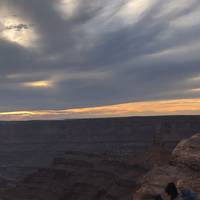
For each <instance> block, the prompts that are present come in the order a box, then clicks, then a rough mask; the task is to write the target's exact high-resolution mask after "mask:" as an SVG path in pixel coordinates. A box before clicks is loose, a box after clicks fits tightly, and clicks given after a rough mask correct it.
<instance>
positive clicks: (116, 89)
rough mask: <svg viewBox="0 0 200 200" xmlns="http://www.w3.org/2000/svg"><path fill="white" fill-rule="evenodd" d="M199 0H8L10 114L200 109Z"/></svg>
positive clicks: (4, 115)
mask: <svg viewBox="0 0 200 200" xmlns="http://www.w3.org/2000/svg"><path fill="white" fill-rule="evenodd" d="M199 52H200V1H199V0H190V1H187V0H28V1H27V0H0V120H30V119H63V118H87V117H89V118H90V117H117V116H131V115H138V116H143V115H173V114H176V115H177V114H192V115H193V114H195V115H196V114H200V54H199Z"/></svg>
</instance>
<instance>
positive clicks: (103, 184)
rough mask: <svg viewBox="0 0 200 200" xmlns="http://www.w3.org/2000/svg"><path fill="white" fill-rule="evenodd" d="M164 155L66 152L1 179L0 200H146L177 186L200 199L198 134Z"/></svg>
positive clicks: (156, 151) (158, 148)
mask: <svg viewBox="0 0 200 200" xmlns="http://www.w3.org/2000/svg"><path fill="white" fill-rule="evenodd" d="M155 145H156V144H155ZM166 153H167V152H164V150H163V149H162V147H161V146H160V145H159V144H157V145H156V147H155V148H153V149H152V152H151V153H149V154H148V155H149V156H147V157H146V158H145V157H144V156H143V157H142V158H139V157H140V156H139V155H138V154H137V155H133V154H132V155H129V156H128V157H124V156H121V157H119V156H115V155H107V154H95V153H83V152H82V153H81V152H67V153H65V155H64V156H62V157H57V158H56V159H54V162H53V164H52V166H51V167H49V168H40V169H38V170H37V171H35V172H34V173H32V174H31V175H28V176H27V177H26V178H24V179H22V180H21V181H17V182H12V181H7V182H6V181H5V180H4V181H3V179H2V181H1V189H0V199H1V200H133V199H134V200H148V199H149V200H150V199H153V196H154V195H156V194H162V193H163V189H164V188H165V186H166V184H167V183H168V182H171V181H177V180H183V181H184V183H185V184H187V185H188V186H189V187H191V188H192V189H193V190H194V191H195V192H197V193H198V194H200V173H199V172H200V134H197V135H194V136H193V137H192V138H190V139H186V140H182V141H181V142H180V143H179V144H178V145H177V147H176V148H175V149H174V151H173V153H172V155H171V156H166V155H165V154H166ZM150 160H151V161H152V160H153V163H151V165H149V162H150ZM152 166H154V167H152Z"/></svg>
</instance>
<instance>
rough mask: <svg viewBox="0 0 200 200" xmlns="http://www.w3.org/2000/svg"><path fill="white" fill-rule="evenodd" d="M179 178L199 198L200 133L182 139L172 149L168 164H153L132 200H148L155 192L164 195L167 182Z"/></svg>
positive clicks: (175, 180)
mask: <svg viewBox="0 0 200 200" xmlns="http://www.w3.org/2000/svg"><path fill="white" fill-rule="evenodd" d="M178 180H181V182H182V184H183V185H185V186H186V187H189V188H191V189H192V190H193V191H195V192H196V193H197V194H198V196H199V199H200V134H196V135H194V136H193V137H191V138H190V139H186V140H182V141H181V142H180V143H179V144H178V145H177V146H176V148H175V149H174V151H173V153H172V155H171V159H170V162H169V164H167V165H164V166H155V167H154V168H153V169H152V170H151V171H150V172H148V173H147V174H146V175H145V176H144V177H143V178H142V179H141V180H140V183H139V185H140V186H139V188H138V190H137V191H136V193H135V194H134V197H133V199H134V200H150V199H153V197H154V196H155V195H156V194H163V195H164V188H165V186H166V185H167V183H169V182H177V181H178Z"/></svg>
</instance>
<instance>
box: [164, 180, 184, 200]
mask: <svg viewBox="0 0 200 200" xmlns="http://www.w3.org/2000/svg"><path fill="white" fill-rule="evenodd" d="M165 192H166V193H167V194H168V195H169V196H170V200H181V198H179V194H178V190H177V188H176V185H175V183H168V184H167V187H166V188H165Z"/></svg>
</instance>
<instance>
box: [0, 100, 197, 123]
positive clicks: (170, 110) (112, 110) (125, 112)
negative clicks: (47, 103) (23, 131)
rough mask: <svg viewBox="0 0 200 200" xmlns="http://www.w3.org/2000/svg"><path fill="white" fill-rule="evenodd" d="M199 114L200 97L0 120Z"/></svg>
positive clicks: (19, 115)
mask: <svg viewBox="0 0 200 200" xmlns="http://www.w3.org/2000/svg"><path fill="white" fill-rule="evenodd" d="M191 113H192V114H194V115H195V114H200V99H177V100H163V101H149V102H138V103H124V104H117V105H108V106H99V107H88V108H73V109H64V110H42V111H37V110H36V111H15V112H1V113H0V120H37V119H38V120H40V119H65V118H68V119H70V118H71V119H74V118H90V117H97V118H98V117H120V116H121V117H122V116H132V115H135V116H147V115H148V116H154V115H185V114H191Z"/></svg>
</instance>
